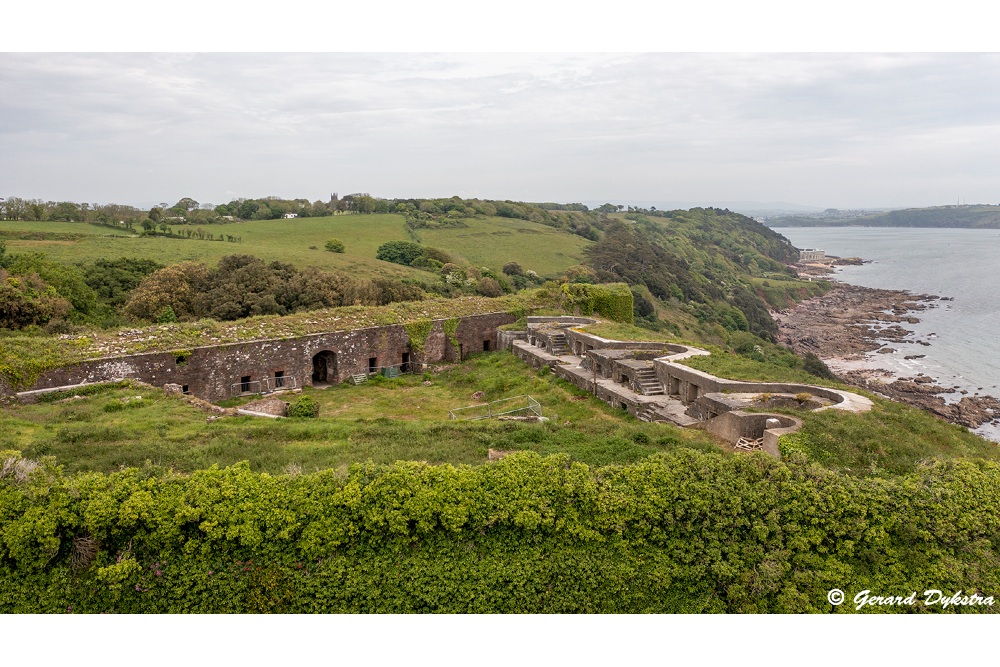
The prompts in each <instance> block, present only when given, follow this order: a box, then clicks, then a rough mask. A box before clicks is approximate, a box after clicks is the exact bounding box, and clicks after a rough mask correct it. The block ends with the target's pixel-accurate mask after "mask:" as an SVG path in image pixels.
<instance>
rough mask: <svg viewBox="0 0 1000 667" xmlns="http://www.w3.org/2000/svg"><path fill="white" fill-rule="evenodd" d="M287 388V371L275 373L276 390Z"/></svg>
mask: <svg viewBox="0 0 1000 667" xmlns="http://www.w3.org/2000/svg"><path fill="white" fill-rule="evenodd" d="M284 386H285V371H274V388H275V389H280V388H281V387H284Z"/></svg>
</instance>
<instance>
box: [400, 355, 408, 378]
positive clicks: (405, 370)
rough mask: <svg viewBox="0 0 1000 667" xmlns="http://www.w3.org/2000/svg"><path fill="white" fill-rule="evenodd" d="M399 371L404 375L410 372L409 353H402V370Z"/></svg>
mask: <svg viewBox="0 0 1000 667" xmlns="http://www.w3.org/2000/svg"><path fill="white" fill-rule="evenodd" d="M400 370H401V371H403V372H404V373H409V372H410V353H409V352H404V353H403V366H402V368H400Z"/></svg>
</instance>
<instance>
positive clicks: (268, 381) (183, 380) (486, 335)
mask: <svg viewBox="0 0 1000 667" xmlns="http://www.w3.org/2000/svg"><path fill="white" fill-rule="evenodd" d="M514 320H515V317H514V316H513V315H510V314H508V313H488V314H484V315H470V316H468V317H464V318H460V319H459V323H458V328H457V330H456V331H455V336H454V337H455V339H456V340H457V342H458V346H457V347H456V345H454V344H453V342H452V341H450V340H449V339H448V336H447V334H446V333H445V330H444V322H445V320H436V321H434V322H433V327H432V329H431V333H430V335H429V336H428V337H427V340H426V341H424V343H423V346H422V347H421V348H420V349H419V350H416V349H414V348H413V347H412V346H411V343H410V335H409V333H408V332H407V331H406V328H405V327H404V326H403V325H400V324H394V325H388V326H382V327H369V328H366V329H356V330H352V331H334V332H330V333H324V334H314V335H310V336H303V337H301V338H291V339H286V340H260V341H250V342H246V343H233V344H228V345H218V346H211V347H199V348H195V349H193V350H190V351H185V352H184V353H181V354H174V353H170V352H154V353H147V354H135V355H129V356H125V357H115V358H106V359H95V360H91V361H85V362H81V363H77V364H71V365H67V366H64V367H61V368H57V369H54V370H51V371H48V372H46V373H43V374H42V375H41V376H40V377H39V378H38V380H37V381H36V382H35V384H34V386H33V387H31V390H32V391H37V390H43V389H49V388H54V387H64V386H67V385H76V384H84V383H92V382H107V381H111V380H119V379H124V378H131V379H136V380H141V381H143V382H147V383H149V384H151V385H154V386H163V385H164V384H167V383H174V384H179V385H181V386H182V387H186V390H187V392H188V393H191V394H194V395H195V396H198V397H200V398H204V399H206V400H209V401H219V400H223V399H226V398H229V397H230V396H232V395H233V393H234V387H233V385H238V386H237V388H236V392H235V393H242V392H241V391H240V390H241V389H243V388H244V387H243V382H242V381H243V379H244V378H249V381H248V386H247V387H246V389H248V390H249V391H248V392H247V393H256V392H257V391H259V390H260V389H261V388H262V387H272V388H273V387H274V386H275V384H276V382H275V374H276V373H280V374H281V375H282V377H283V385H284V386H285V387H289V386H296V387H302V386H305V385H312V384H313V383H314V382H313V376H314V371H315V370H316V369H315V366H314V358H315V357H316V356H317V355H321V353H328V354H322V357H323V359H325V360H328V361H327V363H326V364H325V367H324V369H325V372H326V382H327V383H331V384H335V383H339V382H343V381H344V380H346V379H347V378H349V377H350V376H351V375H352V374H354V373H363V372H366V371H368V369H369V362H370V360H372V359H374V360H375V365H376V366H378V367H383V366H394V365H398V364H402V363H404V362H408V363H411V364H420V363H434V362H438V361H446V360H448V361H452V360H457V359H458V358H459V354H460V351H461V353H462V354H470V353H473V352H481V351H483V350H484V349H490V350H495V349H497V328H498V327H500V326H501V325H504V324H509V323H510V322H513V321H514ZM404 355H405V356H404ZM0 388H2V387H0ZM6 393H9V391H7V392H6ZM28 397H29V398H30V392H28Z"/></svg>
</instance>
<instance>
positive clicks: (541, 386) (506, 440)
mask: <svg viewBox="0 0 1000 667" xmlns="http://www.w3.org/2000/svg"><path fill="white" fill-rule="evenodd" d="M424 381H425V379H424V376H409V377H405V378H400V379H394V380H386V381H381V382H373V383H371V384H368V385H362V386H360V387H354V386H350V385H342V386H338V387H332V388H330V389H323V390H314V389H311V388H310V389H306V390H305V391H306V393H307V394H308V395H310V396H313V397H314V398H316V399H317V401H318V402H319V403H320V406H321V409H320V418H319V419H284V420H274V421H272V420H265V419H260V418H255V417H242V416H241V417H226V418H223V419H220V420H218V421H214V422H212V423H207V421H206V417H207V414H206V413H205V412H202V411H201V410H199V409H198V408H195V407H193V406H191V405H189V404H188V403H186V402H185V401H184V400H183V399H180V398H178V397H172V396H167V395H165V394H163V393H162V392H160V391H159V390H152V389H146V388H143V389H137V388H115V389H111V390H108V391H106V392H103V393H99V394H95V395H92V396H87V397H84V398H81V399H78V400H69V401H65V402H61V403H44V404H36V405H27V406H15V407H5V408H3V409H2V412H0V450H3V449H18V450H21V451H22V452H24V455H25V456H28V457H31V458H36V457H39V456H55V457H56V460H57V462H58V463H59V464H61V465H63V466H65V469H66V470H67V471H68V472H75V471H82V470H98V471H105V472H108V471H113V470H117V469H119V468H120V467H122V466H136V467H143V466H146V465H150V466H158V467H163V468H173V469H174V470H177V471H191V470H196V469H200V468H206V467H209V466H211V465H213V464H218V465H221V466H225V465H230V464H232V463H236V462H237V461H242V460H248V461H250V464H251V466H252V467H253V468H254V469H256V470H264V471H268V472H273V473H279V472H284V471H286V470H289V469H295V470H303V471H312V470H317V469H325V468H344V467H346V466H348V465H349V464H351V463H356V462H364V461H367V460H372V461H375V462H376V463H392V462H394V461H396V460H420V461H428V462H430V463H453V464H463V463H464V464H473V465H475V464H480V463H485V462H486V460H487V459H486V456H487V450H488V449H489V448H494V449H503V450H531V451H535V452H539V453H541V454H551V453H556V452H565V453H568V454H570V455H571V456H572V457H573V458H574V459H576V460H579V461H584V462H586V463H590V464H594V465H604V464H609V463H628V462H632V461H637V460H639V459H642V458H645V457H647V456H649V455H650V454H653V453H655V452H658V451H664V450H668V449H671V448H676V447H679V446H686V447H694V448H697V449H701V450H705V451H713V452H718V453H720V454H721V452H722V450H721V449H719V448H718V447H717V446H716V444H715V440H714V438H713V437H712V436H710V435H708V434H707V433H705V432H702V431H682V430H681V429H677V428H674V427H671V426H665V425H662V424H650V423H646V422H640V421H638V420H636V419H634V418H633V417H630V416H628V415H627V414H626V413H624V412H622V411H618V410H614V409H613V408H611V407H609V406H607V405H606V404H605V403H603V402H601V401H598V400H597V399H595V398H593V397H592V396H590V395H589V394H586V393H584V392H581V391H580V390H578V389H576V388H575V387H574V386H572V385H570V384H569V383H566V382H564V381H562V380H558V379H556V378H555V377H554V376H553V375H552V373H550V372H547V371H546V372H544V373H538V372H536V371H534V370H533V369H531V368H529V367H528V366H526V365H525V364H523V363H521V362H520V361H518V360H517V359H515V358H514V356H513V355H511V354H510V353H489V354H482V355H476V356H473V357H471V358H470V359H469V360H467V361H466V362H464V363H463V364H461V365H458V366H454V367H452V368H450V369H448V370H445V371H444V372H440V373H435V374H432V375H430V382H431V383H432V384H431V385H430V386H424V385H423V384H422V383H423V382H424ZM476 391H483V392H484V393H485V396H486V398H485V400H493V399H496V398H504V397H508V396H516V395H519V394H524V393H529V394H531V395H532V396H533V397H535V398H536V399H538V400H539V402H540V403H541V404H542V408H543V411H544V413H545V414H546V415H549V416H550V417H551V419H552V420H551V421H550V422H548V423H546V424H525V423H515V422H498V421H486V420H484V421H475V422H460V421H451V420H449V418H448V410H449V409H450V408H455V407H461V406H466V405H470V404H475V403H477V402H479V401H477V400H475V399H473V398H472V394H473V393H475V392H476ZM136 396H142V400H141V401H139V400H136V399H135V397H136Z"/></svg>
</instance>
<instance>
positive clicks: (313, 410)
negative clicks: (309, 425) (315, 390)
mask: <svg viewBox="0 0 1000 667" xmlns="http://www.w3.org/2000/svg"><path fill="white" fill-rule="evenodd" d="M288 416H289V417H305V418H308V419H314V418H316V417H319V404H318V403H317V402H316V399H314V398H313V397H312V396H300V397H299V398H298V399H296V400H295V401H292V404H291V405H289V406H288Z"/></svg>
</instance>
